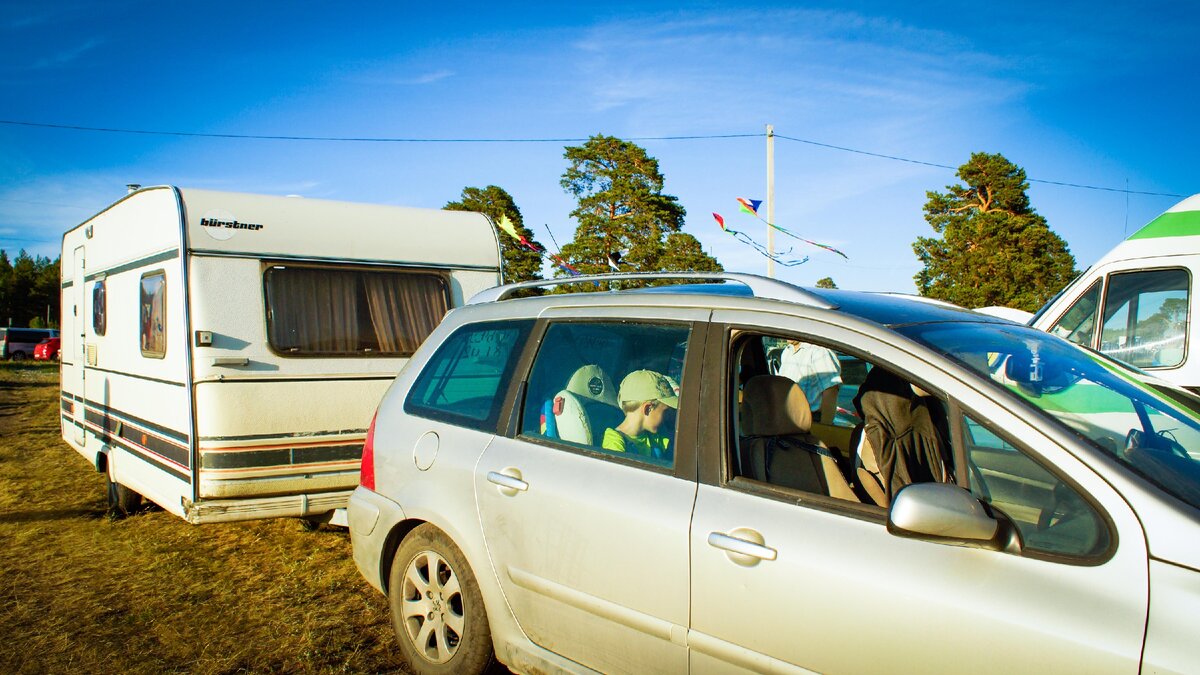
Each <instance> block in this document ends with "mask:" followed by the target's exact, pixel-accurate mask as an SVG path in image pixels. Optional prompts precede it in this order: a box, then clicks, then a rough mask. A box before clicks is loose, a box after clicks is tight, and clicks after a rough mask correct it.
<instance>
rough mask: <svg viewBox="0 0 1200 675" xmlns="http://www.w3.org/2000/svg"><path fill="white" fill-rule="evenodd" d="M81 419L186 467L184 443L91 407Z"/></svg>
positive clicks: (113, 435) (187, 461)
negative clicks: (142, 428)
mask: <svg viewBox="0 0 1200 675" xmlns="http://www.w3.org/2000/svg"><path fill="white" fill-rule="evenodd" d="M83 421H84V423H85V424H87V425H88V426H89V427H91V428H92V429H94V430H96V431H99V432H102V433H104V434H106V435H108V436H109V437H111V438H113V439H117V440H121V441H125V442H126V443H132V444H134V445H136V446H137V447H139V448H142V449H144V450H146V451H148V452H152V453H154V454H156V455H158V456H159V457H162V458H163V459H165V460H167V461H169V462H171V463H173V464H176V465H178V466H179V467H180V468H182V469H187V468H188V463H189V459H190V455H191V453H190V452H188V448H187V446H186V445H179V444H176V443H172V442H171V441H168V440H166V439H164V438H161V437H159V436H155V435H153V432H151V431H149V430H146V431H143V430H141V429H138V428H137V427H135V426H133V425H127V424H125V423H124V422H123V421H122V420H119V419H115V418H113V417H111V416H109V415H105V414H103V413H101V412H100V411H98V410H95V409H93V408H90V407H89V408H87V409H85V410H84V413H83Z"/></svg>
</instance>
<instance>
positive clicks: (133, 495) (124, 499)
mask: <svg viewBox="0 0 1200 675" xmlns="http://www.w3.org/2000/svg"><path fill="white" fill-rule="evenodd" d="M104 482H105V483H106V486H107V488H108V515H109V516H111V517H113V518H124V517H125V516H128V515H130V514H132V513H133V512H134V511H137V510H138V508H140V507H141V505H142V496H141V495H140V494H138V493H137V492H134V491H133V490H130V489H129V488H127V487H125V486H124V485H121V484H120V483H118V482H116V481H115V480H113V479H112V476H111V475H110V474H109V473H108V472H105V474H104Z"/></svg>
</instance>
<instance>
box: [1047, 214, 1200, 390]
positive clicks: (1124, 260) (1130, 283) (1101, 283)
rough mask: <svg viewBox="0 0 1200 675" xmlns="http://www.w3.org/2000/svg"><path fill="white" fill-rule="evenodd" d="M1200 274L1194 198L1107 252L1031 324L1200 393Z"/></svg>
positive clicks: (1199, 216)
mask: <svg viewBox="0 0 1200 675" xmlns="http://www.w3.org/2000/svg"><path fill="white" fill-rule="evenodd" d="M1198 271H1200V195H1193V196H1191V197H1188V198H1187V199H1185V200H1183V201H1182V202H1180V203H1178V204H1176V205H1175V206H1173V207H1171V209H1169V210H1168V211H1167V212H1166V213H1163V214H1162V215H1160V216H1159V217H1157V218H1155V219H1154V220H1152V221H1150V223H1149V224H1147V225H1146V226H1145V227H1143V228H1142V229H1140V230H1138V231H1137V232H1134V233H1133V234H1132V235H1130V236H1129V238H1128V239H1126V240H1125V241H1123V242H1121V243H1120V244H1118V245H1117V246H1116V247H1115V248H1113V250H1111V251H1109V252H1108V253H1107V254H1105V256H1104V257H1103V258H1101V259H1100V261H1099V262H1097V263H1096V264H1095V265H1092V266H1091V267H1090V268H1088V270H1087V271H1086V272H1084V273H1083V274H1082V275H1080V276H1079V278H1077V279H1076V280H1075V281H1073V282H1071V284H1069V285H1068V286H1067V287H1066V288H1065V289H1064V290H1063V291H1062V292H1061V293H1059V294H1058V295H1057V296H1056V297H1055V298H1053V299H1052V300H1050V302H1048V303H1046V306H1045V307H1043V308H1042V309H1041V310H1039V311H1038V313H1037V314H1036V315H1034V317H1033V319H1031V320H1030V325H1032V326H1034V327H1035V328H1040V329H1042V330H1046V331H1050V332H1053V333H1055V334H1057V335H1060V336H1062V337H1064V338H1066V339H1068V340H1071V341H1072V342H1075V343H1076V344H1081V345H1085V346H1088V347H1091V348H1093V349H1098V350H1100V351H1102V352H1104V353H1106V354H1109V355H1110V356H1113V357H1115V358H1118V359H1120V360H1122V361H1125V362H1126V363H1129V364H1131V365H1134V366H1137V367H1139V368H1142V369H1143V370H1146V371H1148V372H1150V373H1152V374H1154V375H1156V376H1158V377H1160V378H1162V379H1164V380H1167V381H1169V382H1172V383H1174V384H1176V385H1179V386H1183V387H1187V388H1189V389H1191V390H1193V391H1196V392H1198V393H1200V342H1198V340H1200V333H1198V331H1200V322H1197V321H1195V320H1194V317H1196V316H1197V314H1196V311H1197V309H1200V298H1197V294H1196V292H1195V286H1194V284H1195V282H1196V277H1197V275H1196V272H1198ZM1193 335H1196V336H1197V338H1193V337H1192V336H1193ZM1193 348H1196V349H1193Z"/></svg>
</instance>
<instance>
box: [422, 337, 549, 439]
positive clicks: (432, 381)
mask: <svg viewBox="0 0 1200 675" xmlns="http://www.w3.org/2000/svg"><path fill="white" fill-rule="evenodd" d="M532 326H533V321H532V320H529V321H502V322H489V323H478V324H471V325H467V326H463V327H462V328H459V329H458V330H457V331H455V332H454V333H453V334H452V335H450V337H448V338H446V341H445V342H443V343H442V346H441V347H439V348H438V350H437V352H436V353H434V355H433V357H432V358H430V359H429V362H428V363H427V364H425V368H424V369H423V370H422V371H421V374H420V375H419V376H417V381H416V382H415V383H414V384H413V388H412V391H410V392H409V395H408V399H407V400H406V401H405V402H404V411H405V412H406V413H408V414H410V415H416V416H418V417H426V418H429V419H435V420H441V421H443V422H448V423H450V424H455V425H458V426H463V427H468V428H471V429H478V430H480V431H495V430H496V422H497V419H498V418H499V415H500V406H501V405H502V404H503V401H504V392H505V386H506V385H507V383H508V382H509V381H510V380H511V378H512V371H513V367H514V365H515V364H516V360H517V357H518V355H520V353H521V346H523V345H524V344H525V340H526V338H528V337H529V331H530V329H531V327H532Z"/></svg>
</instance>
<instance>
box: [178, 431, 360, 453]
mask: <svg viewBox="0 0 1200 675" xmlns="http://www.w3.org/2000/svg"><path fill="white" fill-rule="evenodd" d="M366 433H367V430H366V429H338V430H337V431H306V432H304V433H298V434H246V435H244V436H201V437H200V440H202V441H263V440H274V439H279V442H280V443H281V444H282V443H288V442H289V439H298V438H306V437H316V436H354V435H358V436H365V435H366ZM292 442H294V441H292ZM313 442H314V443H315V442H319V441H313ZM206 449H208V448H201V450H206ZM214 449H220V450H229V449H232V448H214Z"/></svg>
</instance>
